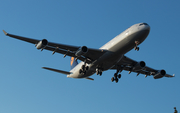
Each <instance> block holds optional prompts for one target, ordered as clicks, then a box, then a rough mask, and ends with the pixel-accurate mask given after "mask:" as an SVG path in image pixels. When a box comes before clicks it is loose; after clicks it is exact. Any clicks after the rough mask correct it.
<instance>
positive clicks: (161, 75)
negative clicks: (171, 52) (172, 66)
mask: <svg viewBox="0 0 180 113" xmlns="http://www.w3.org/2000/svg"><path fill="white" fill-rule="evenodd" d="M165 75H166V71H165V70H163V69H162V70H160V71H158V72H157V73H156V74H155V75H154V79H158V78H162V77H164V76H165Z"/></svg>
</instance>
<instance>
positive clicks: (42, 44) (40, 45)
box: [36, 39, 48, 49]
mask: <svg viewBox="0 0 180 113" xmlns="http://www.w3.org/2000/svg"><path fill="white" fill-rule="evenodd" d="M47 45H48V41H47V40H46V39H43V40H41V41H39V42H38V43H37V44H36V48H37V49H44V48H45V47H46V46H47Z"/></svg>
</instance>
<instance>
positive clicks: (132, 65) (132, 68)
mask: <svg viewBox="0 0 180 113" xmlns="http://www.w3.org/2000/svg"><path fill="white" fill-rule="evenodd" d="M117 65H118V66H120V68H118V69H119V70H120V71H122V70H126V71H129V73H131V72H135V73H137V76H138V75H139V74H143V75H145V77H147V76H150V75H153V77H154V78H155V79H158V78H162V77H164V76H165V77H174V75H169V74H166V71H165V70H156V69H153V68H150V67H148V66H146V64H145V62H144V61H140V62H137V61H135V60H132V59H130V58H128V57H126V56H124V57H123V58H122V60H121V61H120V62H118V63H117ZM111 69H117V66H114V67H112V68H111Z"/></svg>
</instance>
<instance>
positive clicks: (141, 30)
mask: <svg viewBox="0 0 180 113" xmlns="http://www.w3.org/2000/svg"><path fill="white" fill-rule="evenodd" d="M149 32H150V26H149V25H148V24H146V23H139V24H135V25H133V26H131V27H129V28H128V29H126V30H125V31H123V32H122V33H121V34H119V35H117V36H116V37H115V38H113V39H112V40H110V41H109V42H107V43H106V44H105V45H103V46H102V47H101V48H99V49H101V50H107V52H106V53H104V54H103V55H102V56H101V57H100V58H99V59H97V60H95V61H94V62H93V63H91V64H86V65H88V66H89V69H88V70H87V72H86V74H82V73H79V70H80V69H81V67H82V65H84V62H80V63H79V64H78V65H77V66H76V67H74V68H73V69H72V70H71V71H70V72H71V73H72V74H70V75H67V77H70V78H86V77H88V76H91V75H93V74H94V73H95V72H96V69H97V68H98V69H101V70H102V71H105V70H108V69H110V68H111V67H113V66H114V65H116V64H117V63H118V62H119V61H120V60H121V59H122V57H123V56H124V54H126V53H127V52H128V51H130V50H131V49H133V48H134V47H135V46H136V43H135V42H138V44H137V45H139V44H141V43H142V42H143V41H144V40H145V39H146V37H147V36H148V34H149Z"/></svg>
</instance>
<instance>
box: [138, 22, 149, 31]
mask: <svg viewBox="0 0 180 113" xmlns="http://www.w3.org/2000/svg"><path fill="white" fill-rule="evenodd" d="M139 27H140V28H141V29H142V30H148V31H150V26H149V25H148V24H147V23H140V24H139Z"/></svg>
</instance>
